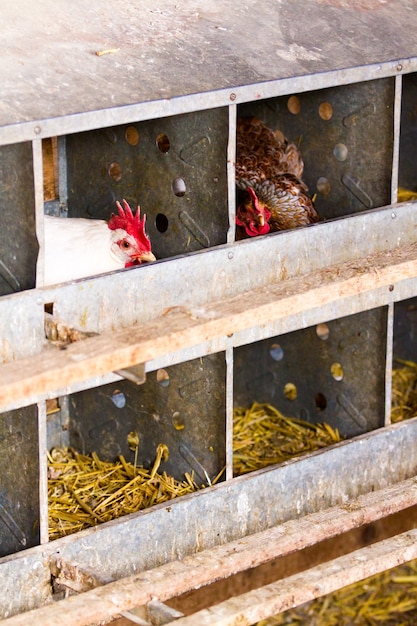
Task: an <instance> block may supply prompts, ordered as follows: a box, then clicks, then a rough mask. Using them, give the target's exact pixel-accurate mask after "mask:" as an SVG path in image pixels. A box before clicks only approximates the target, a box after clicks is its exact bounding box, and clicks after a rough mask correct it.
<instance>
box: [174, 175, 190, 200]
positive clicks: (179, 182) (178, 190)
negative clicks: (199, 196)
mask: <svg viewBox="0 0 417 626" xmlns="http://www.w3.org/2000/svg"><path fill="white" fill-rule="evenodd" d="M172 191H173V192H174V193H175V195H176V196H177V197H178V198H182V197H183V196H185V192H186V191H187V188H186V186H185V181H184V179H183V178H180V177H177V178H174V180H173V181H172Z"/></svg>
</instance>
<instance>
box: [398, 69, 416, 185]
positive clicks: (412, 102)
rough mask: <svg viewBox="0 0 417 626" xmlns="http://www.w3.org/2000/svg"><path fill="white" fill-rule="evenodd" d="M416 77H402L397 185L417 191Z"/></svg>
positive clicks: (412, 75)
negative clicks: (416, 152)
mask: <svg viewBox="0 0 417 626" xmlns="http://www.w3.org/2000/svg"><path fill="white" fill-rule="evenodd" d="M416 107H417V75H416V74H411V75H410V76H404V77H403V90H402V98H401V134H400V162H399V185H400V186H401V187H404V188H405V189H410V190H411V191H417V164H416V159H415V158H414V155H415V150H416V143H417V109H416Z"/></svg>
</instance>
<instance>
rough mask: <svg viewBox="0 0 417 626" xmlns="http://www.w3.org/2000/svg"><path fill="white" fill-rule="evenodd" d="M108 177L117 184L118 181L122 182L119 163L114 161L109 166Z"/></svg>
mask: <svg viewBox="0 0 417 626" xmlns="http://www.w3.org/2000/svg"><path fill="white" fill-rule="evenodd" d="M109 176H110V177H111V178H112V179H113V180H114V181H115V182H116V183H118V182H119V180H122V168H121V166H120V164H119V163H117V162H116V161H114V162H113V163H110V165H109Z"/></svg>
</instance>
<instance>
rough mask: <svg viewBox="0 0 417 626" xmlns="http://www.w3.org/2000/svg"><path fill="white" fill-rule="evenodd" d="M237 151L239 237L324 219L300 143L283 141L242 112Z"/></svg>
mask: <svg viewBox="0 0 417 626" xmlns="http://www.w3.org/2000/svg"><path fill="white" fill-rule="evenodd" d="M236 153H237V154H236V185H237V187H238V209H237V213H236V225H237V231H236V238H237V239H245V238H246V237H256V236H257V235H264V234H266V233H268V232H275V231H278V230H287V229H289V228H296V227H297V226H304V225H306V224H312V223H314V222H317V221H318V220H319V216H318V214H317V211H316V209H315V208H314V205H313V202H312V200H311V198H310V197H309V195H308V193H307V192H308V189H307V186H306V185H305V183H303V181H302V180H301V178H302V175H303V169H304V163H303V160H302V158H301V154H300V151H299V149H298V148H297V146H296V145H295V144H293V143H289V142H288V141H281V140H280V139H279V138H278V136H277V135H276V134H275V133H274V132H273V131H272V130H270V129H269V128H268V127H267V126H265V124H264V123H263V122H261V121H260V120H258V119H256V118H255V117H250V118H239V119H238V121H237V149H236Z"/></svg>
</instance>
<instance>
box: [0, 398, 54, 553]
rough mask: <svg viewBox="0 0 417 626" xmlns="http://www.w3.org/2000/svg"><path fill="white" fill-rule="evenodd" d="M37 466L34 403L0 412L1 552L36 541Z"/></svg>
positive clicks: (32, 543) (37, 532)
mask: <svg viewBox="0 0 417 626" xmlns="http://www.w3.org/2000/svg"><path fill="white" fill-rule="evenodd" d="M45 462H46V460H45ZM38 467H39V460H38V424H37V409H36V406H30V407H26V408H23V409H18V410H16V411H9V412H7V413H3V414H2V415H1V420H0V555H1V556H5V555H7V554H12V553H13V552H17V551H19V550H23V549H25V548H30V547H31V546H34V545H37V544H38V543H39V525H38V523H39V489H38V484H39V470H38Z"/></svg>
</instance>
